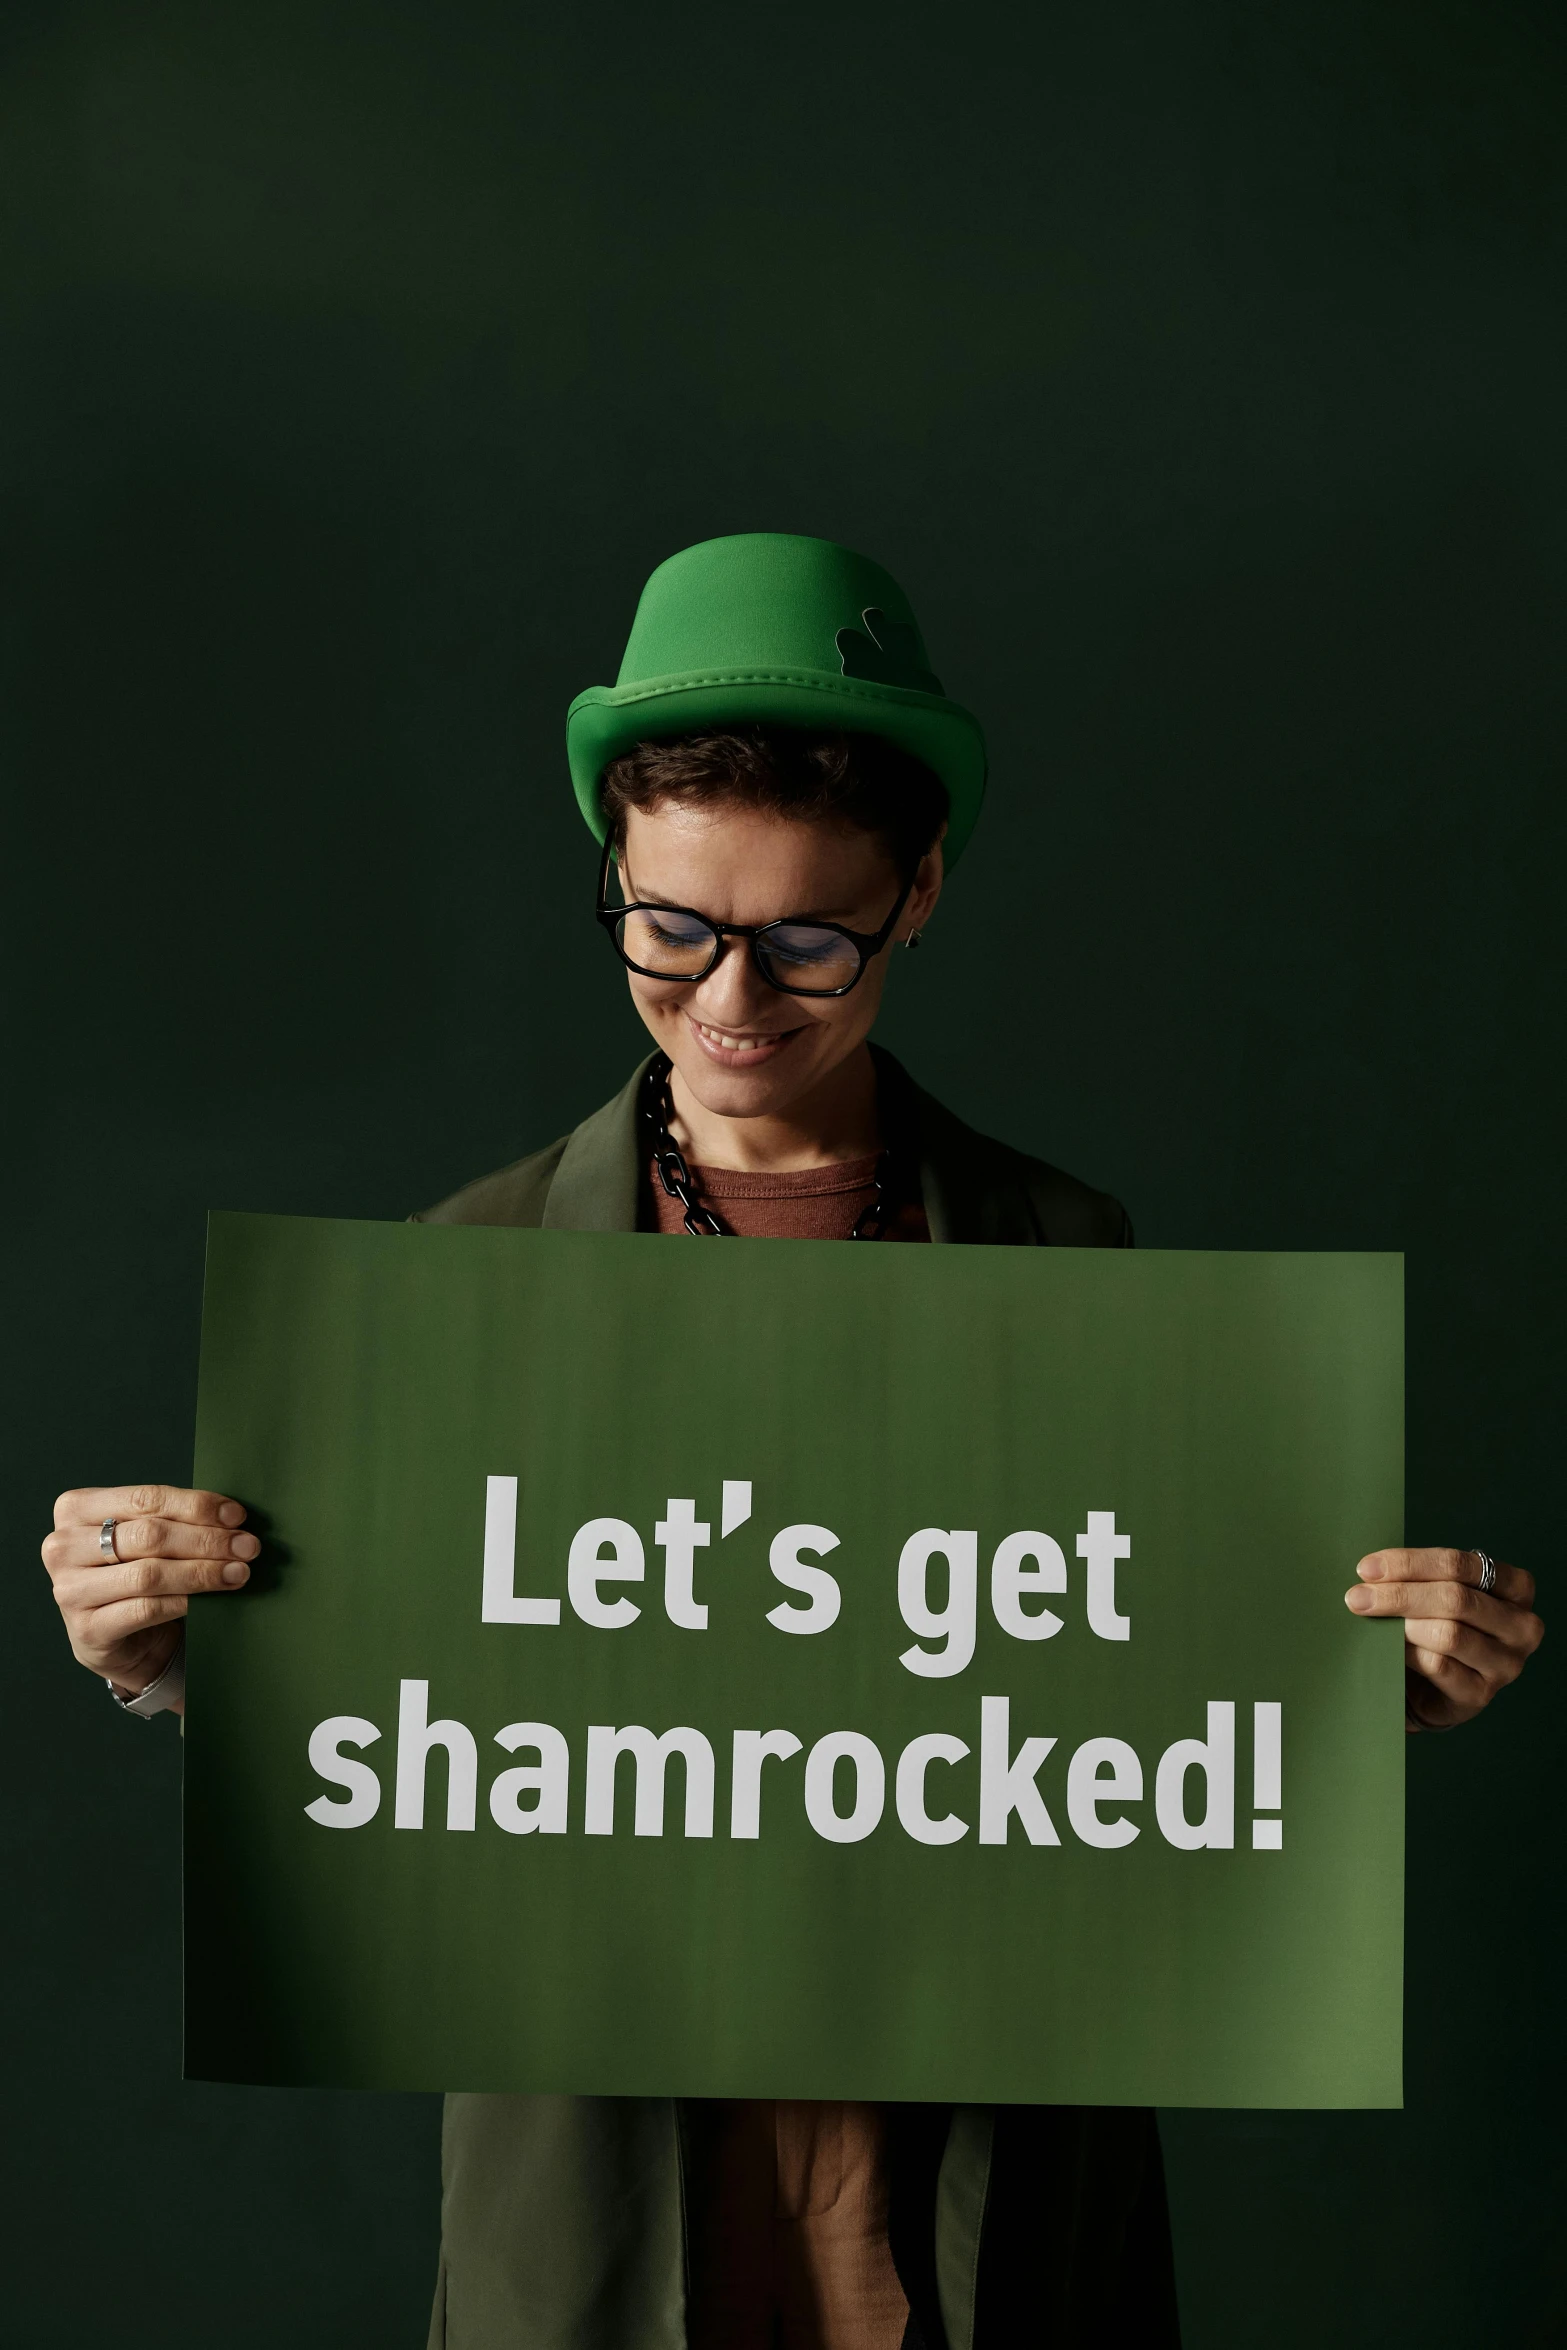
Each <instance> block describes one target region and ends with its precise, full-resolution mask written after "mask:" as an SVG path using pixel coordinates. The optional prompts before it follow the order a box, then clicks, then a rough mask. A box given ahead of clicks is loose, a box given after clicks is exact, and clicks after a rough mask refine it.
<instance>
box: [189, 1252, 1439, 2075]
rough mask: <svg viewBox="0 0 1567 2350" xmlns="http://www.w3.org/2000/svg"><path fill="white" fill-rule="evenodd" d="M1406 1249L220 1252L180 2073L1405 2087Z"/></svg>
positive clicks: (200, 1452)
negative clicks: (1398, 1607)
mask: <svg viewBox="0 0 1567 2350" xmlns="http://www.w3.org/2000/svg"><path fill="white" fill-rule="evenodd" d="M1402 1310H1403V1308H1402V1263H1401V1260H1400V1259H1399V1258H1397V1257H1394V1256H1374V1255H1357V1256H1349V1255H1333V1256H1326V1255H1325V1256H1284V1255H1263V1254H1258V1255H1219V1254H1200V1253H1196V1254H1173V1253H1170V1254H1164V1253H1159V1252H1156V1251H1138V1252H1125V1251H1116V1250H1050V1249H1038V1250H1034V1249H1004V1248H978V1247H967V1248H962V1247H951V1248H908V1247H903V1248H899V1247H879V1248H878V1247H861V1248H852V1247H851V1248H846V1247H843V1246H842V1245H841V1244H838V1243H831V1242H829V1243H815V1242H803V1241H728V1240H726V1241H723V1242H722V1243H719V1244H716V1245H712V1246H685V1245H683V1244H682V1245H679V1246H676V1245H674V1244H673V1243H672V1242H670V1241H669V1240H666V1239H663V1238H659V1237H655V1236H645V1237H644V1236H631V1235H625V1236H621V1235H612V1234H586V1233H569V1232H516V1231H500V1230H487V1229H474V1228H461V1227H456V1228H454V1227H446V1228H432V1227H424V1226H410V1225H382V1224H352V1223H329V1222H318V1221H311V1220H296V1219H289V1218H279V1217H258V1216H218V1217H215V1218H214V1219H213V1223H212V1230H211V1241H210V1251H209V1260H208V1276H207V1296H206V1313H205V1320H204V1324H203V1336H202V1367H201V1401H200V1416H199V1433H198V1441H197V1461H196V1475H197V1479H198V1482H199V1483H201V1484H203V1485H206V1486H211V1487H216V1488H218V1489H220V1490H222V1491H224V1492H227V1493H232V1494H237V1495H239V1496H240V1497H241V1498H243V1499H244V1500H245V1501H246V1502H248V1503H249V1504H251V1505H252V1507H253V1508H255V1509H256V1510H257V1511H258V1512H259V1513H261V1514H262V1517H263V1520H264V1523H265V1526H266V1529H267V1531H268V1534H269V1550H268V1554H267V1557H266V1559H265V1560H264V1561H263V1562H262V1569H261V1571H259V1572H258V1573H257V1574H256V1576H255V1577H254V1579H253V1582H252V1585H251V1587H250V1588H249V1589H248V1590H247V1591H246V1592H244V1593H243V1594H241V1595H240V1596H238V1597H237V1598H232V1599H231V1598H216V1599H211V1600H205V1601H200V1602H198V1603H197V1604H196V1606H195V1607H194V1608H193V1610H192V1614H191V1624H190V1658H189V1710H188V1715H187V1736H186V1896H185V1898H186V2019H187V2021H186V2030H187V2043H186V2046H187V2070H188V2071H189V2072H190V2073H192V2074H194V2075H198V2076H201V2077H204V2078H207V2079H219V2080H243V2081H261V2082H302V2083H343V2084H351V2085H360V2086H365V2087H374V2088H422V2089H447V2088H450V2089H475V2090H559V2091H572V2092H580V2093H594V2094H607V2095H638V2094H649V2095H652V2094H685V2095H713V2096H789V2097H827V2098H874V2099H905V2098H907V2099H940V2100H947V2099H951V2100H961V2101H965V2102H969V2101H973V2102H1005V2101H1011V2100H1027V2101H1042V2102H1054V2103H1068V2104H1117V2103H1136V2104H1144V2103H1153V2104H1163V2105H1262V2106H1324V2105H1326V2106H1375V2105H1390V2104H1396V2103H1398V2102H1399V2098H1400V2032H1401V1981H1402V1942H1401V1933H1402V1922H1401V1921H1402V1857H1403V1856H1402V1833H1403V1829H1402V1774H1403V1736H1404V1733H1403V1721H1402V1657H1401V1641H1400V1636H1399V1627H1398V1626H1397V1625H1395V1624H1366V1623H1363V1622H1360V1621H1357V1620H1356V1619H1355V1618H1354V1617H1352V1616H1351V1615H1350V1614H1349V1613H1348V1612H1347V1611H1346V1609H1345V1607H1344V1604H1343V1593H1344V1589H1345V1587H1346V1584H1347V1583H1348V1581H1349V1579H1350V1577H1351V1574H1352V1571H1353V1568H1354V1564H1355V1561H1356V1559H1357V1558H1358V1557H1359V1556H1360V1555H1361V1554H1362V1553H1363V1552H1365V1551H1366V1550H1368V1549H1371V1548H1375V1547H1378V1546H1382V1545H1386V1544H1389V1543H1394V1542H1397V1541H1398V1540H1399V1539H1400V1511H1401V1485H1402Z"/></svg>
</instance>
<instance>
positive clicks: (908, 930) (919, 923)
mask: <svg viewBox="0 0 1567 2350" xmlns="http://www.w3.org/2000/svg"><path fill="white" fill-rule="evenodd" d="M946 837H947V828H946V826H945V825H943V826H942V828H941V831H940V832H939V833H938V835H937V836H936V839H935V840H934V841H933V842H932V843H931V845H930V847H929V848H928V849H927V850H926V852H925V854H924V856H923V857H921V859H920V861H919V868H918V871H917V872H916V873H915V876H914V887H913V888H912V889H911V890H910V892H909V898H908V903H907V905H906V906H905V907H904V909H903V912H902V914H901V915H900V916H899V918H898V928H897V940H898V944H899V945H900V946H904V945H906V944H907V943H908V940H909V939H910V937H911V936H912V935H913V934H914V932H915V931H918V930H923V929H924V928H925V925H926V923H927V922H929V920H930V918H931V916H932V914H934V912H935V911H936V901H937V899H938V898H939V897H940V895H941V885H942V882H943V881H944V880H945V878H946V862H945V859H944V857H943V855H942V848H941V844H942V842H943V841H944V840H945V839H946Z"/></svg>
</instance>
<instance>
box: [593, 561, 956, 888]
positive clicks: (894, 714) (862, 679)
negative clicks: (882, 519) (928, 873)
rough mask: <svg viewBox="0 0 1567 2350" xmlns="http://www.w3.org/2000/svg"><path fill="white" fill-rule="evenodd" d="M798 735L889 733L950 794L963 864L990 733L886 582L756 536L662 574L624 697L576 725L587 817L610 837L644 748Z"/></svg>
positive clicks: (616, 695) (640, 627)
mask: <svg viewBox="0 0 1567 2350" xmlns="http://www.w3.org/2000/svg"><path fill="white" fill-rule="evenodd" d="M747 725H749V726H758V725H766V726H798V727H809V728H815V729H821V730H827V729H837V728H843V729H845V730H848V731H851V732H854V733H858V734H879V735H883V736H885V737H886V739H887V740H888V741H889V742H893V743H896V744H897V745H898V746H899V748H900V749H902V750H905V751H911V752H912V753H913V754H914V756H915V757H916V758H917V759H923V760H924V762H925V764H926V766H927V767H930V768H933V769H934V770H935V772H936V774H937V775H939V776H940V777H941V780H942V782H943V783H944V784H945V785H946V787H947V792H948V796H949V798H950V800H951V817H950V821H949V824H948V828H947V837H946V843H945V853H946V861H947V863H948V865H954V864H956V862H957V860H958V858H959V856H960V855H961V854H962V851H963V848H964V844H965V843H966V842H967V840H968V836H969V834H970V833H971V832H972V831H973V829H974V824H975V820H976V818H977V817H978V815H979V807H980V801H981V800H982V799H983V797H984V793H985V738H984V735H983V734H982V733H981V732H980V726H979V721H978V719H977V718H975V717H973V716H972V714H971V713H970V712H969V711H967V710H965V709H964V708H963V707H962V706H961V705H960V704H959V703H957V702H952V701H949V700H948V699H947V697H946V695H945V694H944V693H943V692H942V690H941V680H940V678H938V677H936V676H934V675H933V674H932V671H931V667H930V663H929V661H928V659H927V657H926V653H925V647H924V643H923V641H922V640H921V637H920V632H919V624H918V622H917V621H916V620H915V617H914V613H913V611H912V609H911V607H910V604H909V600H908V598H907V596H905V594H904V593H903V590H902V589H901V588H900V587H899V585H898V583H897V581H896V580H895V579H893V578H892V576H891V575H890V573H888V572H885V571H883V569H882V568H881V565H880V564H879V563H872V562H871V561H870V559H869V557H867V556H865V555H855V554H851V553H850V551H849V549H848V548H847V547H838V546H834V545H833V543H832V541H831V540H830V539H806V538H794V537H791V536H789V535H788V534H787V533H785V532H782V531H745V532H742V533H740V534H739V535H737V536H736V537H734V538H725V539H704V540H703V542H702V543H701V545H700V546H695V547H687V548H685V549H684V550H683V551H682V552H681V553H680V554H678V555H671V556H670V558H669V560H668V562H667V563H661V564H660V565H659V567H658V569H657V570H656V571H655V572H654V574H653V576H652V578H651V579H650V580H649V581H648V583H647V586H646V587H645V588H644V589H643V590H642V600H641V602H640V603H639V604H638V606H637V615H636V618H635V620H633V622H632V624H631V637H630V641H629V642H628V644H627V646H626V657H625V659H624V660H623V661H622V662H621V664H620V675H619V677H618V678H617V679H616V681H615V683H614V684H613V685H592V686H589V687H588V689H587V691H586V693H580V694H578V696H577V698H576V700H575V701H574V702H573V703H572V705H571V708H570V710H569V711H568V712H567V714H566V755H567V757H568V759H569V760H570V762H571V780H572V784H573V787H574V788H575V791H576V794H577V804H578V806H579V807H580V808H581V810H582V813H583V815H584V816H585V817H586V818H587V820H588V824H589V826H590V828H591V829H592V832H593V836H594V838H595V839H596V840H599V841H602V840H603V838H604V816H603V811H602V808H601V807H600V803H599V782H600V779H601V777H602V776H603V773H604V770H605V768H606V767H607V766H608V765H609V763H610V761H611V760H612V759H618V758H619V757H620V755H621V753H622V752H624V751H629V750H630V749H631V748H632V746H633V744H635V743H639V742H648V741H653V740H657V739H658V738H660V737H664V738H667V737H669V736H671V735H678V734H695V733H697V732H699V731H701V730H703V729H706V728H710V727H733V726H747Z"/></svg>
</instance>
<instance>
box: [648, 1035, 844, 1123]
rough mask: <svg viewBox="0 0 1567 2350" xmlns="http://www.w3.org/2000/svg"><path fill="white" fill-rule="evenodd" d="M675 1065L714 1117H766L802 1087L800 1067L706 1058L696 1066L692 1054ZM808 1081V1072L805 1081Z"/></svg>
mask: <svg viewBox="0 0 1567 2350" xmlns="http://www.w3.org/2000/svg"><path fill="white" fill-rule="evenodd" d="M666 1049H667V1048H666ZM671 1057H673V1056H671ZM675 1065H676V1067H677V1068H678V1069H679V1071H680V1075H681V1079H682V1081H683V1082H684V1084H685V1085H686V1086H687V1087H688V1088H689V1089H690V1091H691V1093H692V1094H693V1095H694V1096H695V1098H696V1099H697V1100H698V1101H699V1102H700V1103H701V1105H702V1107H703V1109H704V1110H708V1111H710V1112H711V1113H712V1115H713V1116H714V1117H715V1118H765V1117H767V1116H768V1115H769V1114H770V1113H772V1112H774V1111H778V1110H783V1109H787V1107H788V1105H789V1103H790V1102H791V1101H793V1099H794V1097H795V1095H796V1094H797V1093H800V1092H801V1091H803V1086H802V1082H801V1072H800V1071H799V1070H798V1069H797V1070H795V1071H793V1072H785V1071H784V1070H782V1069H714V1068H712V1067H710V1066H709V1065H708V1063H706V1062H705V1061H703V1062H699V1063H698V1064H697V1065H696V1066H695V1067H693V1066H692V1063H691V1061H690V1059H689V1058H682V1059H681V1060H679V1061H677V1062H676V1064H675ZM809 1082H810V1079H809V1076H806V1077H805V1079H804V1083H805V1084H809Z"/></svg>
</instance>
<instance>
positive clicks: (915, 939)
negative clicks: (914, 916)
mask: <svg viewBox="0 0 1567 2350" xmlns="http://www.w3.org/2000/svg"><path fill="white" fill-rule="evenodd" d="M903 943H904V945H905V946H906V947H907V948H908V950H909V952H910V954H911V955H912V954H913V952H914V949H915V948H916V947H917V946H918V945H919V943H920V933H919V932H918V931H917V930H911V931H910V932H909V935H908V937H907V938H906V939H905V940H904V942H903Z"/></svg>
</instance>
